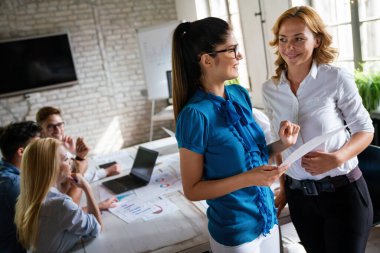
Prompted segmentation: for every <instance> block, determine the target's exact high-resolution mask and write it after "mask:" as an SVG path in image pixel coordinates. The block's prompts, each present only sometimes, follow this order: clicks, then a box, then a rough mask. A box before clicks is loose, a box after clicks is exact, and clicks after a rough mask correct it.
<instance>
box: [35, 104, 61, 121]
mask: <svg viewBox="0 0 380 253" xmlns="http://www.w3.org/2000/svg"><path fill="white" fill-rule="evenodd" d="M54 114H58V115H61V110H59V109H58V108H55V107H52V106H45V107H42V108H41V109H39V110H38V112H37V114H36V121H37V123H38V124H39V125H41V124H42V122H44V121H45V120H46V119H47V118H49V116H50V115H54Z"/></svg>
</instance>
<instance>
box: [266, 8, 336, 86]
mask: <svg viewBox="0 0 380 253" xmlns="http://www.w3.org/2000/svg"><path fill="white" fill-rule="evenodd" d="M291 18H298V19H301V20H302V21H303V22H304V23H305V24H306V26H307V27H308V28H309V29H310V31H311V32H312V33H313V34H314V37H315V38H319V39H320V45H319V47H317V48H315V49H314V52H313V59H314V60H315V61H316V63H317V64H327V63H331V62H333V61H334V59H335V58H336V57H337V55H338V50H337V49H336V48H333V47H331V44H332V36H331V35H330V34H329V33H328V31H327V29H326V26H325V24H324V22H323V20H322V18H321V17H320V16H319V15H318V13H317V12H316V11H315V10H314V9H313V8H312V7H309V6H296V7H293V8H290V9H289V10H287V11H285V12H284V13H283V14H281V16H280V17H279V18H278V19H277V21H276V23H275V24H274V26H273V28H272V32H273V35H274V39H273V40H272V41H270V42H269V45H271V46H272V47H274V48H276V52H275V53H276V55H277V59H276V61H275V65H276V66H277V68H276V74H275V75H274V76H272V79H273V80H274V81H277V82H278V81H279V79H280V77H281V72H282V71H283V70H286V69H287V65H286V62H285V61H284V59H283V58H282V57H281V55H280V53H279V51H278V44H279V32H280V28H281V25H282V23H283V22H284V21H285V20H287V19H291Z"/></svg>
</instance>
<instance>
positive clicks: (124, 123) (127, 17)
mask: <svg viewBox="0 0 380 253" xmlns="http://www.w3.org/2000/svg"><path fill="white" fill-rule="evenodd" d="M9 1H10V0H9ZM0 6H1V8H0V40H2V39H8V38H17V37H25V36H36V35H44V34H49V33H59V32H66V31H67V32H69V34H70V39H71V46H72V50H73V56H74V61H75V64H76V70H77V76H78V79H79V84H78V85H75V86H72V87H68V88H61V89H55V90H49V91H43V92H38V93H33V94H30V97H29V98H28V100H25V99H24V98H23V97H22V96H16V97H12V98H3V99H0V125H5V124H7V123H9V122H11V121H16V120H22V119H27V120H35V114H36V112H37V110H38V109H39V108H40V107H42V106H47V105H50V106H56V107H59V108H61V109H62V111H63V116H64V120H65V121H66V122H67V124H66V133H67V134H69V135H72V136H74V137H76V136H83V137H85V139H86V140H87V142H88V144H89V145H90V146H91V147H92V148H93V151H96V152H106V151H112V150H117V149H119V148H120V147H121V146H130V145H133V144H136V143H141V142H145V141H148V137H149V126H150V110H151V102H150V101H149V100H147V99H146V97H144V96H143V95H142V94H141V91H142V90H144V89H146V86H145V81H144V76H143V70H142V63H141V59H140V53H139V49H138V42H137V36H136V32H135V31H136V29H138V28H141V27H146V26H152V25H156V24H160V23H165V22H168V21H171V20H175V19H176V11H175V3H174V0H101V1H100V0H92V1H90V0H55V1H54V0H35V1H21V0H19V1H16V2H13V3H12V4H8V5H7V4H2V5H0ZM0 85H4V84H0ZM28 103H29V104H30V106H29V107H28ZM164 105H165V103H164V102H163V101H161V102H160V103H157V104H156V108H158V109H160V108H162V106H164ZM7 108H8V109H10V110H11V111H12V113H9V111H7ZM28 108H30V110H29V111H28ZM12 115H13V116H12ZM115 122H116V123H115ZM161 123H162V124H156V126H157V127H155V138H158V137H160V136H165V133H164V132H163V131H160V130H159V127H160V126H162V125H164V126H166V127H169V128H173V123H172V122H161ZM112 124H113V125H112ZM115 124H116V125H115ZM113 133H115V135H117V134H118V135H120V136H119V137H118V139H117V140H114V137H107V135H108V136H110V135H113ZM107 139H109V140H112V141H110V142H111V143H107V142H105V141H104V140H107ZM120 139H122V140H120ZM99 145H100V146H101V145H107V147H104V148H102V147H99ZM95 149H96V150H95Z"/></svg>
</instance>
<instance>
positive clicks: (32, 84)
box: [0, 34, 78, 97]
mask: <svg viewBox="0 0 380 253" xmlns="http://www.w3.org/2000/svg"><path fill="white" fill-rule="evenodd" d="M77 81H78V80H77V75H76V72H75V66H74V61H73V57H72V54H71V48H70V43H69V37H68V35H67V34H57V35H49V36H42V37H34V38H26V39H17V40H8V41H1V42H0V97H9V96H14V95H20V94H26V93H31V92H35V91H41V90H46V89H53V88H57V87H63V86H68V85H73V84H76V83H77Z"/></svg>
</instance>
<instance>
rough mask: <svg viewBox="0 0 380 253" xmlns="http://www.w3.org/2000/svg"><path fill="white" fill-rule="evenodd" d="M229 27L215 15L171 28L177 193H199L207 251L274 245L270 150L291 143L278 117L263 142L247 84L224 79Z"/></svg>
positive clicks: (230, 51)
mask: <svg viewBox="0 0 380 253" xmlns="http://www.w3.org/2000/svg"><path fill="white" fill-rule="evenodd" d="M241 59H242V55H241V53H239V51H238V45H237V43H236V39H235V37H234V36H233V33H232V29H231V27H230V26H229V25H228V23H226V22H225V21H223V20H221V19H218V18H205V19H202V20H198V21H195V22H186V23H182V24H180V25H178V27H177V28H176V29H175V31H174V35H173V55H172V64H173V103H174V104H173V105H174V114H175V118H176V120H177V131H176V138H177V141H178V145H179V148H180V163H181V164H180V167H181V174H182V183H183V190H184V193H185V196H186V197H187V198H188V199H190V200H193V201H197V200H204V199H206V200H207V203H208V204H209V208H208V210H207V216H208V219H209V224H208V228H209V233H210V244H211V248H212V250H213V252H218V253H219V252H279V238H278V229H277V228H275V224H277V220H276V210H275V207H274V203H273V194H272V192H271V190H270V188H269V187H268V186H270V185H271V184H272V183H273V182H274V181H275V180H276V179H278V177H279V176H280V175H282V174H283V173H284V172H285V170H286V169H287V167H282V168H279V167H275V166H268V165H267V163H268V158H269V156H270V155H273V154H277V153H279V152H281V151H283V150H284V149H286V148H287V147H289V146H291V145H292V144H294V143H295V141H296V139H297V135H298V132H299V127H298V126H297V125H295V124H292V123H290V122H288V121H284V122H281V127H280V130H279V136H280V140H279V141H277V142H275V143H273V144H271V145H269V146H267V145H266V142H265V138H264V134H263V131H262V130H261V129H260V127H259V126H258V125H257V123H256V122H255V121H254V119H253V116H252V105H251V101H250V98H249V95H248V93H247V91H246V90H245V89H244V88H242V87H240V86H239V85H229V86H224V82H225V81H226V80H230V79H234V78H236V77H237V76H238V65H239V60H241Z"/></svg>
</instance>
